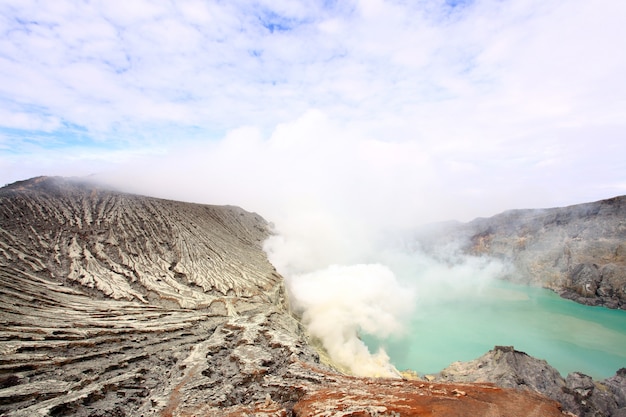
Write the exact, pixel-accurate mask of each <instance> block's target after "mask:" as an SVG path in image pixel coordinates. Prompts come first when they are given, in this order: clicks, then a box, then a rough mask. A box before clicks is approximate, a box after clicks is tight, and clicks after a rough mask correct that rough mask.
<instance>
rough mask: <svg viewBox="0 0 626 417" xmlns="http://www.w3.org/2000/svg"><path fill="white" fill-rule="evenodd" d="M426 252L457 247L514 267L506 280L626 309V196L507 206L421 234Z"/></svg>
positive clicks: (581, 301) (578, 299) (563, 295)
mask: <svg viewBox="0 0 626 417" xmlns="http://www.w3.org/2000/svg"><path fill="white" fill-rule="evenodd" d="M416 238H417V240H418V241H419V242H420V243H421V244H422V245H423V247H424V248H425V249H426V250H427V251H430V252H433V253H437V251H438V250H440V248H442V247H445V246H447V245H458V246H460V249H461V250H462V251H463V252H465V253H468V254H472V255H487V256H491V257H494V258H498V259H501V260H503V261H505V262H506V263H507V264H510V265H512V266H513V267H514V269H513V271H512V272H511V273H510V274H509V276H508V277H507V279H510V280H512V281H516V282H519V283H524V284H529V285H537V286H542V287H545V288H550V289H552V290H554V291H556V292H557V293H559V294H560V295H561V296H562V297H565V298H569V299H572V300H574V301H577V302H579V303H583V304H588V305H601V306H606V307H609V308H621V309H626V196H621V197H615V198H611V199H607V200H601V201H596V202H593V203H585V204H578V205H573V206H569V207H559V208H551V209H536V210H510V211H506V212H504V213H501V214H498V215H496V216H493V217H489V218H478V219H475V220H473V221H471V222H468V223H446V224H443V225H439V226H437V227H435V226H433V227H431V228H430V229H427V230H423V231H421V232H419V233H418V234H417V236H416Z"/></svg>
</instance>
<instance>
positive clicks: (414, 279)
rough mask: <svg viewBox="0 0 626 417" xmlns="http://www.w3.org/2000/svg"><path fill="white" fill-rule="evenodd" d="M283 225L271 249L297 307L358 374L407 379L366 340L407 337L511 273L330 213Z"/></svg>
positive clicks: (337, 359) (301, 216) (337, 358)
mask: <svg viewBox="0 0 626 417" xmlns="http://www.w3.org/2000/svg"><path fill="white" fill-rule="evenodd" d="M335 214H336V213H335ZM283 220H284V221H282V222H279V223H277V224H276V229H275V233H276V234H275V235H273V236H272V237H270V238H269V239H268V240H267V241H266V242H265V245H264V249H265V251H266V252H267V253H268V257H269V259H270V261H271V262H272V263H273V264H274V265H275V266H276V268H277V270H278V271H279V272H280V273H281V274H282V275H283V276H284V277H285V281H286V286H287V289H288V292H289V296H290V302H291V306H292V308H293V310H294V311H295V312H297V313H298V314H300V315H301V317H302V320H303V322H304V324H305V325H306V326H307V328H308V330H309V332H310V334H311V335H312V336H313V337H315V338H317V339H318V340H319V341H320V342H321V344H322V345H323V347H324V348H325V350H326V351H327V352H328V354H329V355H330V357H331V359H332V361H333V362H334V363H335V364H337V365H339V366H340V367H342V368H344V369H345V370H347V371H349V372H351V373H353V374H355V375H358V376H379V377H398V376H400V373H399V372H398V370H397V369H396V368H395V367H394V366H393V365H392V364H391V362H390V358H389V357H388V355H387V354H386V352H385V351H384V349H382V348H381V349H380V350H378V351H377V352H370V351H369V350H368V347H367V346H366V345H365V343H364V342H363V341H362V340H361V338H360V335H369V336H373V337H375V338H377V339H383V340H384V339H387V338H390V337H394V338H395V339H398V338H400V339H401V338H402V337H403V335H404V334H405V332H406V331H407V328H406V326H407V323H408V322H409V320H410V318H411V316H412V315H414V314H416V310H419V309H420V308H422V307H424V306H426V305H432V304H436V303H438V302H440V301H442V300H449V299H454V298H460V297H467V296H470V295H471V294H472V293H475V292H479V291H481V289H482V288H483V287H484V286H485V285H487V284H488V282H489V280H491V279H493V278H494V277H497V276H499V275H500V274H502V273H503V272H504V270H505V268H504V265H502V264H500V263H498V262H497V261H494V260H490V259H486V258H476V257H471V256H465V255H460V254H459V251H458V250H456V248H454V247H450V246H447V247H445V248H443V249H440V250H438V252H436V253H434V254H426V253H425V252H424V251H422V250H421V249H420V248H419V245H417V244H416V242H415V240H414V239H413V238H412V237H411V235H410V234H409V235H407V234H404V233H403V234H398V233H394V232H390V231H388V230H382V229H377V228H378V227H380V225H379V224H370V225H369V227H366V225H363V224H361V225H360V226H361V227H358V224H357V223H356V222H355V219H354V218H352V219H341V218H338V217H335V216H334V215H333V213H330V212H316V211H308V212H299V213H296V215H295V216H293V217H288V218H285V219H283ZM407 236H408V237H407Z"/></svg>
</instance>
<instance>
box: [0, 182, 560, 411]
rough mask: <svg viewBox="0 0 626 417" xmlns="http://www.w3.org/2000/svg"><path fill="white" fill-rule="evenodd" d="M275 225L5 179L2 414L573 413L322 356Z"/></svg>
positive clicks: (219, 210)
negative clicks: (382, 373) (294, 295)
mask: <svg viewBox="0 0 626 417" xmlns="http://www.w3.org/2000/svg"><path fill="white" fill-rule="evenodd" d="M268 233H269V231H268V228H267V223H266V222H265V220H263V219H262V218H261V217H260V216H258V215H256V214H254V213H248V212H246V211H244V210H242V209H239V208H235V207H215V206H206V205H198V204H188V203H180V202H174V201H167V200H159V199H153V198H148V197H141V196H135V195H128V194H123V193H117V192H113V191H108V190H105V189H102V188H100V187H97V186H95V185H93V184H88V183H83V182H80V181H74V180H67V179H60V178H37V179H33V180H29V181H24V182H20V183H15V184H12V185H10V186H7V187H4V188H2V189H0V323H1V326H0V415H6V416H13V417H16V416H24V417H32V416H67V415H72V416H84V417H103V416H112V417H121V416H132V417H139V416H144V417H148V416H159V417H183V416H197V417H200V416H245V415H254V416H285V417H286V416H314V415H315V416H331V415H337V416H398V415H400V416H415V415H419V416H451V415H454V416H477V415H481V416H503V415H507V416H543V417H550V416H559V415H562V414H561V411H560V409H559V406H558V404H557V403H556V402H554V401H553V400H549V399H547V398H546V397H544V396H542V395H540V394H537V393H529V392H522V391H517V390H513V389H507V388H499V387H495V386H493V385H489V384H465V383H461V384H458V383H457V384H450V383H439V382H438V383H434V382H433V383H428V382H425V381H406V380H387V379H368V378H354V377H350V376H346V375H343V374H341V373H338V372H336V371H334V370H333V369H331V368H330V367H329V366H326V365H323V364H320V363H319V356H318V353H317V352H316V351H315V350H314V349H312V348H311V343H309V340H308V336H307V334H306V333H305V331H304V330H303V329H302V327H301V324H300V323H299V321H298V320H297V319H296V318H294V317H293V316H292V315H290V313H289V311H288V309H287V307H286V304H287V303H286V300H285V296H284V294H285V291H284V286H283V281H282V278H281V277H280V276H279V275H278V274H277V273H276V272H275V270H274V268H273V267H272V266H271V265H270V264H269V262H268V261H267V258H266V256H265V254H264V252H263V251H262V248H261V242H262V241H263V240H264V239H265V238H266V237H267V236H268Z"/></svg>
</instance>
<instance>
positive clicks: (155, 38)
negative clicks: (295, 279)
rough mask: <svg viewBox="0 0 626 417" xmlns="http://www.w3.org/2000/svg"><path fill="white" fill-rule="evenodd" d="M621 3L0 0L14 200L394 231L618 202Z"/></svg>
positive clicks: (1, 67) (624, 116)
mask: <svg viewBox="0 0 626 417" xmlns="http://www.w3.org/2000/svg"><path fill="white" fill-rule="evenodd" d="M625 21H626V2H623V1H621V0H597V1H594V2H589V1H587V0H568V1H552V0H547V1H546V0H536V1H535V0H497V1H495V0H421V1H420V0H417V1H400V0H398V1H380V0H362V1H360V0H354V1H353V0H346V1H340V2H339V1H332V0H324V1H283V0H272V1H238V0H233V1H201V0H189V1H143V0H125V1H123V2H117V1H116V2H112V1H97V0H94V1H70V0H58V1H54V2H50V1H29V0H5V1H3V2H1V3H0V80H1V81H0V185H2V184H8V183H11V182H14V181H17V180H23V179H26V178H30V177H34V176H38V175H63V176H86V175H95V176H97V177H99V178H105V179H106V181H108V182H110V183H112V184H115V185H116V186H118V187H120V188H122V189H124V190H129V191H133V192H141V193H143V194H148V195H154V196H158V197H166V198H173V199H180V200H185V201H194V202H200V203H210V204H234V205H240V206H242V207H244V208H246V209H249V210H251V211H257V212H259V213H260V214H262V215H263V216H264V217H266V218H269V219H270V220H273V219H276V218H279V217H281V216H284V215H285V213H294V212H296V211H298V210H300V211H302V210H312V211H316V210H317V209H318V208H319V209H321V211H324V210H326V211H330V212H333V213H341V216H340V218H344V219H345V218H350V217H351V216H352V215H353V214H354V213H357V212H358V216H359V217H361V218H363V219H365V220H367V221H369V220H372V221H380V219H381V218H382V217H385V218H386V221H388V222H390V223H396V224H409V223H411V224H413V223H421V222H431V221H442V220H448V219H457V220H461V221H467V220H471V219H472V218H475V217H478V216H482V217H486V216H490V215H493V214H496V213H498V212H500V211H503V210H506V209H512V208H532V207H554V206H563V205H569V204H576V203H582V202H587V201H594V200H598V199H602V198H609V197H613V196H616V195H622V194H625V193H626V157H625V155H626V77H625V76H624V74H626V54H625V53H624V51H625V50H626V25H624V22H625Z"/></svg>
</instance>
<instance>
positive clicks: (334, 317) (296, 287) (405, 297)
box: [288, 264, 413, 377]
mask: <svg viewBox="0 0 626 417" xmlns="http://www.w3.org/2000/svg"><path fill="white" fill-rule="evenodd" d="M288 285H289V289H290V292H291V295H292V297H293V299H294V300H296V301H297V306H298V308H300V309H302V311H303V317H302V318H303V321H304V323H305V324H306V325H307V326H308V329H309V332H310V333H311V334H312V335H313V336H315V337H317V338H319V339H320V340H321V341H322V343H323V345H324V347H325V348H326V350H327V351H328V353H329V354H330V356H331V358H333V360H335V361H336V362H338V363H339V364H341V365H343V366H346V367H348V368H349V369H350V370H351V372H352V373H353V374H355V375H358V376H384V377H396V376H398V375H399V373H398V372H397V371H396V370H395V368H394V367H393V366H392V365H391V364H390V363H389V358H388V356H387V355H386V354H385V352H384V351H382V350H381V351H379V352H378V353H376V354H371V353H370V352H369V351H368V348H367V346H365V344H364V343H363V342H362V341H361V340H360V339H359V337H358V335H359V332H360V331H362V332H364V333H367V334H370V335H375V336H377V337H381V338H385V337H388V336H390V335H392V334H396V335H398V334H401V332H402V330H403V325H402V318H403V317H406V315H407V314H408V313H409V312H410V309H411V306H412V304H413V303H412V294H411V293H410V292H408V291H407V290H406V289H405V288H402V287H401V286H400V285H399V284H398V282H397V280H396V277H395V275H394V273H393V272H392V271H391V270H390V269H389V268H387V267H386V266H383V265H380V264H361V265H351V266H337V265H333V266H330V267H328V268H326V269H323V270H319V271H315V272H311V273H307V274H302V275H295V276H292V277H290V278H289V279H288Z"/></svg>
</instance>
